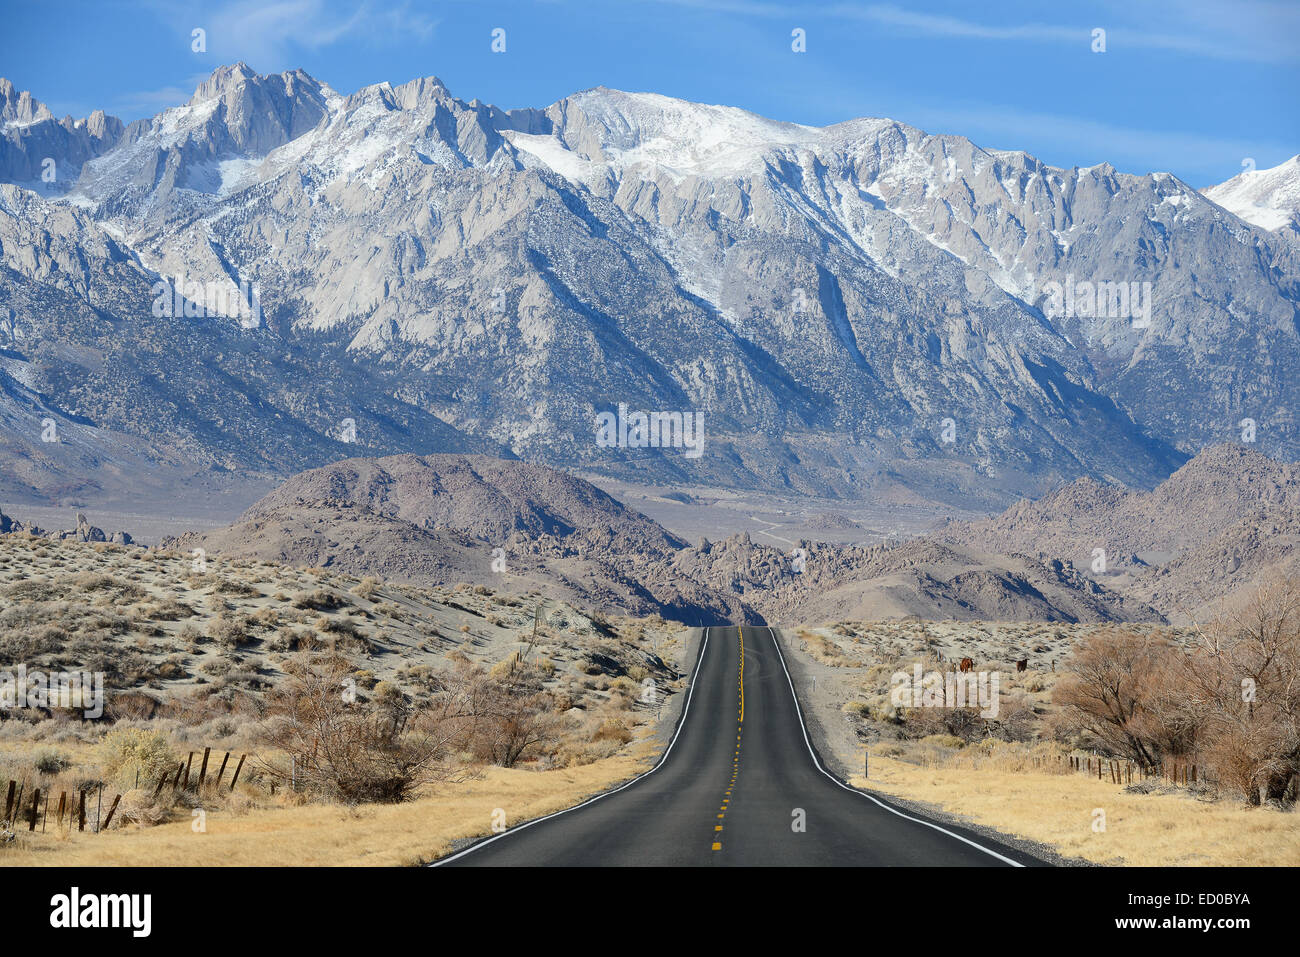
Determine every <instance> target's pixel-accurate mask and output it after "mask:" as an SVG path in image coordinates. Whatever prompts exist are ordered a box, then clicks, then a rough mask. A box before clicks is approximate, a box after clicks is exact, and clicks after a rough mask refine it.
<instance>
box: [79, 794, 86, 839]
mask: <svg viewBox="0 0 1300 957" xmlns="http://www.w3.org/2000/svg"><path fill="white" fill-rule="evenodd" d="M85 829H86V792H85V791H84V790H83V791H82V792H81V800H80V802H79V803H78V805H77V830H78V831H84V830H85Z"/></svg>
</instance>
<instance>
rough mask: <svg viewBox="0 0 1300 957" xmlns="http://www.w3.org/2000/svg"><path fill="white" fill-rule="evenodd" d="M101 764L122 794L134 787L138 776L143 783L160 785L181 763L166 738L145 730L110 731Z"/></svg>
mask: <svg viewBox="0 0 1300 957" xmlns="http://www.w3.org/2000/svg"><path fill="white" fill-rule="evenodd" d="M100 761H101V763H102V765H103V768H104V778H105V780H110V781H113V782H115V783H116V785H117V787H118V789H119V790H121V791H127V790H129V789H131V788H134V787H135V784H136V778H137V774H138V776H139V780H140V781H147V782H157V780H158V779H159V778H160V777H161V776H162V774H163V772H164V771H171V770H173V769H175V768H176V766H177V764H178V763H179V759H178V758H177V757H176V755H175V754H174V753H173V752H172V749H171V744H170V743H169V742H168V740H167V736H166V735H164V734H163V733H162V732H161V731H146V730H144V729H143V728H115V729H113V730H112V731H109V732H108V733H107V734H106V735H104V740H103V742H102V743H101V744H100Z"/></svg>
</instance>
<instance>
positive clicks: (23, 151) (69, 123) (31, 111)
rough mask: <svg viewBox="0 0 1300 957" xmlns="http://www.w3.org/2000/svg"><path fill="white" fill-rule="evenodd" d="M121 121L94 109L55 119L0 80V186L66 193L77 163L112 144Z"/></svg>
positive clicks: (77, 170) (45, 108)
mask: <svg viewBox="0 0 1300 957" xmlns="http://www.w3.org/2000/svg"><path fill="white" fill-rule="evenodd" d="M121 135H122V121H121V120H119V119H118V118H117V117H116V116H107V115H105V113H104V111H103V110H96V111H95V112H93V113H91V114H90V116H88V117H86V118H85V119H80V120H76V119H73V118H72V117H70V116H65V117H64V118H63V119H61V120H59V119H56V118H55V116H54V114H53V113H51V112H50V108H49V107H48V106H46V105H45V104H44V103H42V102H41V101H40V100H38V99H36V98H35V97H33V96H32V95H31V94H30V93H28V92H26V91H20V90H16V89H14V85H13V84H12V83H10V82H9V81H8V80H6V79H4V78H3V77H0V182H6V183H22V184H23V185H24V186H26V187H27V188H29V189H32V190H36V191H37V192H40V193H44V194H46V195H55V194H58V193H62V192H65V191H66V190H67V189H68V187H69V186H71V185H72V184H73V183H74V182H76V180H77V177H78V176H80V175H81V168H82V164H84V163H85V162H86V160H88V159H93V158H94V157H96V156H98V155H100V154H101V153H103V152H105V151H106V150H108V149H110V148H111V147H112V146H113V145H114V144H116V143H117V141H118V139H119V138H120V137H121Z"/></svg>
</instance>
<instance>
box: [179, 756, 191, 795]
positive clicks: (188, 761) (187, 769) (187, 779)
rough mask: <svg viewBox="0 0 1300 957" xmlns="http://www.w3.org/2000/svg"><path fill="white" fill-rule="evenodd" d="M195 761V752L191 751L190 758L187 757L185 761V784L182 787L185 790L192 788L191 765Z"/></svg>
mask: <svg viewBox="0 0 1300 957" xmlns="http://www.w3.org/2000/svg"><path fill="white" fill-rule="evenodd" d="M193 763H194V752H193V751H191V752H190V756H189V758H188V759H186V761H185V786H184V787H183V788H182V789H181V790H183V791H188V790H189V789H190V765H192V764H193Z"/></svg>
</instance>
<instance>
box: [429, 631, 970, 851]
mask: <svg viewBox="0 0 1300 957" xmlns="http://www.w3.org/2000/svg"><path fill="white" fill-rule="evenodd" d="M773 640H775V638H774V639H773ZM708 648H709V629H708V628H705V629H704V644H703V645H701V646H700V660H699V661H698V662H696V664H695V674H693V675H691V690H690V691H689V692H687V694H686V704H685V705H683V706H682V717H681V720H680V721H678V722H677V731H676V733H675V734H674V735H673V738H672V740H671V741H669V742H668V747H667V748H665V749H664V753H663V754H662V755H660V757H659V761H658V762H657V763H656V764H655V766H654V767H652V768H651V769H650V770H649V771H646V772H644V773H642V774H638V775H637V776H636V777H634V778H633V779H632V780H631V781H628V782H627V783H626V784H623V785H620V786H619V787H616V788H614V790H612V791H602V792H601V793H600V794H597V795H596V796H595V797H590V798H587V800H585V801H583V802H582V803H581V804H575V805H573V807H566V808H564V809H563V810H561V811H555V812H554V813H552V814H547V815H545V816H544V817H535V818H533V819H532V820H531V821H525V822H524V823H523V824H520V825H519V826H518V827H512V828H510V829H509V830H508V831H502V832H501V833H500V834H497V835H496V836H494V837H489V838H487V839H486V840H482V841H478V842H477V843H475V844H471V845H470V846H469V847H467V848H465V849H464V850H463V851H459V852H457V853H455V854H452V855H451V856H450V857H443V858H440V859H438V860H436V861H434V862H433V863H431V864H430V865H429V866H430V867H441V866H442V865H443V864H446V863H448V862H449V861H454V860H456V859H457V858H460V857H464V856H465V855H466V854H471V853H473V852H474V851H477V850H478V849H479V848H483V847H487V846H488V845H489V844H491V843H492V842H493V841H499V840H501V838H503V837H509V836H510V835H511V834H518V833H519V832H520V831H522V830H524V828H528V827H532V826H533V825H534V824H541V823H542V822H543V821H549V820H550V819H551V818H554V817H559V816H560V815H561V814H568V813H569V812H570V811H577V810H579V809H581V808H584V807H586V806H587V805H588V804H595V803H596V802H597V801H599V800H600V799H601V798H607V797H609V796H610V795H611V794H617V793H618V792H619V791H623V790H626V789H627V788H630V787H631V786H632V785H634V784H636V782H637V781H640V780H641V779H642V778H648V777H649V776H650V775H652V774H654V773H655V772H656V771H658V770H659V769H660V768H661V767H663V766H664V762H665V761H667V760H668V755H670V754H672V751H673V745H675V744H676V743H677V739H678V738H679V737H681V734H682V729H683V728H684V727H686V715H687V713H688V712H690V710H691V698H693V697H695V679H696V678H698V677H699V676H700V669H701V668H703V667H704V652H706V651H707V650H708ZM787 674H788V672H787ZM800 720H801V721H802V719H800ZM990 853H992V852H990Z"/></svg>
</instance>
